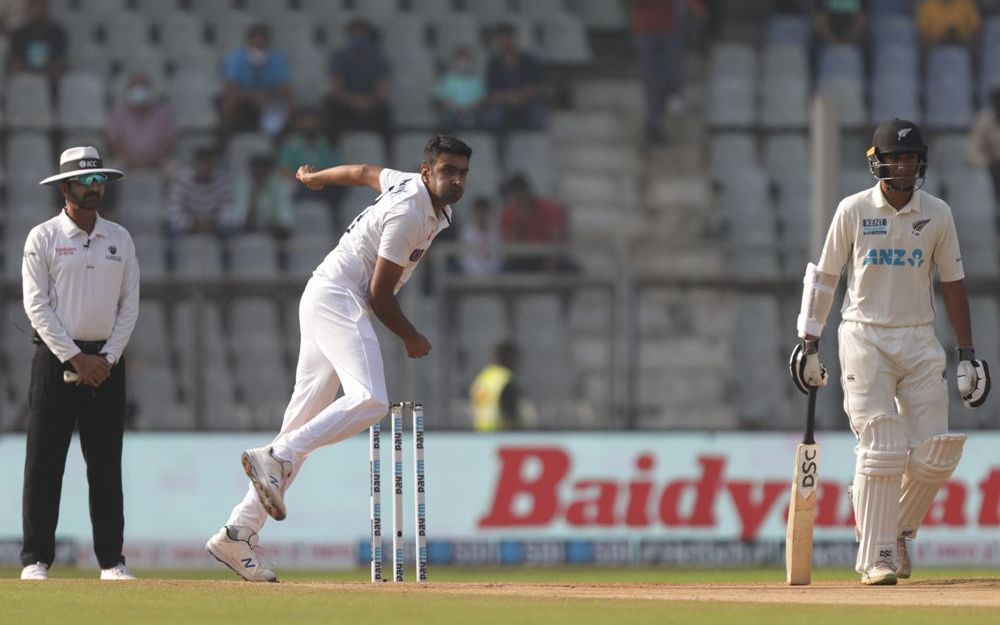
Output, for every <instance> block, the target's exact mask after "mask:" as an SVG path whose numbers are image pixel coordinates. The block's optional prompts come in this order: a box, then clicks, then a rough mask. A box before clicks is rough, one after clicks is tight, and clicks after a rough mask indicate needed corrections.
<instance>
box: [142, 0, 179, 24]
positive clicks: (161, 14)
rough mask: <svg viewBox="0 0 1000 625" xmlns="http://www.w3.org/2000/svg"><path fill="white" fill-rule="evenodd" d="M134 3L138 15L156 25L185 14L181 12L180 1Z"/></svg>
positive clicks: (153, 0) (146, 0)
mask: <svg viewBox="0 0 1000 625" xmlns="http://www.w3.org/2000/svg"><path fill="white" fill-rule="evenodd" d="M132 3H133V4H134V6H135V11H136V12H137V13H139V14H140V15H142V16H144V17H146V18H147V19H149V20H150V21H152V22H154V23H160V22H161V21H162V20H164V19H166V18H169V17H171V16H174V15H178V14H180V13H185V11H182V10H181V7H180V5H179V3H178V0H132Z"/></svg>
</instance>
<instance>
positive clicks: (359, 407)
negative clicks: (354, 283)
mask: <svg viewBox="0 0 1000 625" xmlns="http://www.w3.org/2000/svg"><path fill="white" fill-rule="evenodd" d="M299 327H300V329H301V335H302V338H301V344H300V346H299V362H298V365H297V367H296V369H295V388H294V390H293V391H292V398H291V399H290V400H289V402H288V407H287V408H285V416H284V419H283V420H282V423H281V431H280V432H279V433H278V436H277V437H276V438H275V439H274V442H273V443H272V446H273V447H274V450H275V453H276V454H278V455H279V456H281V457H283V458H287V459H289V460H291V462H292V477H291V479H290V480H289V481H288V483H287V484H286V486H285V489H286V490H287V488H288V484H291V482H292V480H294V479H295V476H296V475H297V474H298V472H299V469H300V468H301V467H302V463H303V462H304V461H305V459H306V457H307V456H308V455H309V454H311V453H312V452H314V451H316V450H317V449H319V448H320V447H325V446H327V445H333V444H334V443H338V442H340V441H342V440H344V439H345V438H349V437H351V436H354V435H355V434H357V433H358V432H362V431H364V430H365V429H366V428H368V427H369V426H370V425H371V424H373V423H375V422H376V421H378V420H380V419H382V417H384V416H385V413H386V410H388V408H389V399H388V394H387V393H386V388H385V373H384V371H383V368H382V352H381V351H380V350H379V344H378V338H377V337H376V335H375V328H373V327H372V321H371V316H370V312H369V309H368V307H367V306H365V305H364V304H363V303H362V302H361V300H360V298H359V296H358V295H357V294H356V293H354V292H352V291H351V290H350V289H347V288H345V287H341V286H337V285H335V284H333V283H331V282H330V281H329V280H327V279H325V278H320V277H316V276H314V277H312V278H310V279H309V282H308V284H306V288H305V290H304V291H303V293H302V299H301V300H300V301H299ZM341 385H343V387H344V394H343V396H341V397H340V398H339V399H337V400H336V401H334V398H336V396H337V391H338V390H340V387H341ZM267 517H268V515H267V512H266V511H265V510H264V507H263V506H262V505H261V504H260V501H258V499H257V493H256V491H254V488H253V486H250V487H249V488H248V490H247V494H246V495H245V496H244V497H243V501H241V502H240V503H239V505H237V506H236V507H235V508H233V512H232V514H231V515H230V516H229V521H227V523H226V524H227V525H241V526H244V527H249V528H250V529H252V530H253V531H255V532H259V531H260V529H261V528H262V527H263V526H264V522H265V521H266V520H267Z"/></svg>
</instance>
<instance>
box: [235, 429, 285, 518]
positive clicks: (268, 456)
mask: <svg viewBox="0 0 1000 625" xmlns="http://www.w3.org/2000/svg"><path fill="white" fill-rule="evenodd" d="M242 460H243V470H244V471H245V472H246V474H247V477H248V478H250V482H251V483H252V484H253V487H254V490H256V491H257V498H258V499H260V503H261V505H263V506H264V509H265V510H267V513H268V514H270V515H271V517H272V518H273V519H274V520H275V521H280V520H282V519H284V518H285V484H286V483H287V481H288V478H290V477H291V476H292V463H291V462H289V461H288V460H285V459H283V458H279V457H278V456H276V455H274V450H273V449H272V448H271V447H270V446H268V447H258V448H256V449H248V450H246V451H244V452H243V459H242Z"/></svg>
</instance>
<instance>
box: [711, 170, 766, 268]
mask: <svg viewBox="0 0 1000 625" xmlns="http://www.w3.org/2000/svg"><path fill="white" fill-rule="evenodd" d="M726 178H727V184H726V186H725V188H724V189H723V193H722V214H723V215H724V216H725V219H726V221H727V226H728V227H727V228H726V248H727V250H728V252H729V257H730V259H731V260H732V267H733V272H734V274H735V275H738V276H741V277H748V278H765V279H767V278H776V277H777V276H778V258H777V255H776V251H777V227H776V224H775V221H774V216H773V213H772V210H771V200H770V191H769V186H768V181H767V178H766V177H765V176H764V175H763V173H762V172H750V171H746V172H740V173H736V174H733V173H730V174H728V175H727V177H726Z"/></svg>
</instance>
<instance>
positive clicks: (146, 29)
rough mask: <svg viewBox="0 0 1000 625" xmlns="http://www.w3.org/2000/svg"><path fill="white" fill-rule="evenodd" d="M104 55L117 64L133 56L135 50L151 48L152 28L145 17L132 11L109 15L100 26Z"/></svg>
mask: <svg viewBox="0 0 1000 625" xmlns="http://www.w3.org/2000/svg"><path fill="white" fill-rule="evenodd" d="M101 31H102V32H103V43H102V45H103V47H104V51H105V53H106V54H107V55H108V57H110V58H111V59H112V60H113V61H115V62H117V63H121V62H124V61H125V60H126V59H128V58H129V57H131V56H133V55H134V53H135V51H136V50H141V49H143V48H149V47H151V46H152V39H151V33H152V27H151V25H150V23H149V20H148V19H146V17H145V16H143V15H140V14H138V13H135V12H132V11H123V12H120V13H116V14H114V15H109V16H108V17H107V18H106V19H105V20H103V22H102V24H101Z"/></svg>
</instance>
